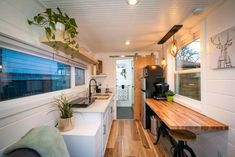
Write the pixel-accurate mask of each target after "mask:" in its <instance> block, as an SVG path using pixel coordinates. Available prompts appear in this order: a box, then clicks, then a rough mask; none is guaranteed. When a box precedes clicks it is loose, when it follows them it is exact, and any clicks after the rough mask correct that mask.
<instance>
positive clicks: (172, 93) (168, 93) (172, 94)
mask: <svg viewBox="0 0 235 157" xmlns="http://www.w3.org/2000/svg"><path fill="white" fill-rule="evenodd" d="M165 94H166V96H174V95H175V93H174V92H173V91H171V90H168V91H167V92H166V93H165Z"/></svg>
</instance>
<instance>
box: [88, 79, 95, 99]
mask: <svg viewBox="0 0 235 157" xmlns="http://www.w3.org/2000/svg"><path fill="white" fill-rule="evenodd" d="M92 81H94V82H95V88H96V87H97V82H96V80H95V79H93V78H92V79H90V81H89V101H90V100H91V86H92V85H91V82H92Z"/></svg>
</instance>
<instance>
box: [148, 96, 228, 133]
mask: <svg viewBox="0 0 235 157" xmlns="http://www.w3.org/2000/svg"><path fill="white" fill-rule="evenodd" d="M145 102H146V104H147V105H148V106H149V107H150V108H151V109H152V110H153V111H154V112H155V113H156V114H157V116H158V117H159V118H160V119H161V120H162V121H163V122H164V123H165V124H166V125H167V126H168V128H169V129H172V130H191V131H194V132H196V133H198V134H199V133H202V132H211V131H222V130H228V126H227V125H225V124H223V123H220V122H218V121H216V120H214V119H212V118H210V117H208V116H205V115H203V114H201V113H199V112H197V111H194V110H192V109H190V108H187V107H185V106H183V105H180V104H178V103H176V102H172V103H170V102H167V101H164V100H155V99H151V98H148V99H146V100H145Z"/></svg>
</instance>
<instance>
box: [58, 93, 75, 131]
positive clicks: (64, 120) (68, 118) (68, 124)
mask: <svg viewBox="0 0 235 157" xmlns="http://www.w3.org/2000/svg"><path fill="white" fill-rule="evenodd" d="M56 105H57V107H58V109H59V111H60V118H59V119H58V129H59V130H60V131H62V132H63V131H69V130H72V129H73V128H74V118H73V110H72V104H71V103H69V101H68V99H67V98H66V97H65V96H64V95H61V96H59V98H57V99H56Z"/></svg>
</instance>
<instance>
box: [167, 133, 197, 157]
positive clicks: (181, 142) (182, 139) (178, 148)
mask: <svg viewBox="0 0 235 157" xmlns="http://www.w3.org/2000/svg"><path fill="white" fill-rule="evenodd" d="M169 134H170V136H171V137H172V138H174V139H175V140H178V143H177V144H176V145H173V148H174V152H173V157H183V154H184V150H186V151H188V152H189V153H190V156H191V157H196V155H195V153H194V151H193V150H192V148H191V147H189V146H188V145H187V142H188V141H195V140H196V137H197V136H196V135H195V134H194V133H192V132H190V131H187V130H180V131H173V130H170V131H169Z"/></svg>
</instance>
